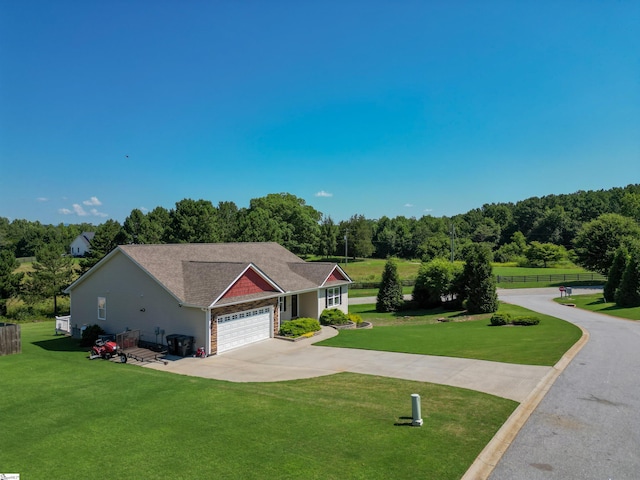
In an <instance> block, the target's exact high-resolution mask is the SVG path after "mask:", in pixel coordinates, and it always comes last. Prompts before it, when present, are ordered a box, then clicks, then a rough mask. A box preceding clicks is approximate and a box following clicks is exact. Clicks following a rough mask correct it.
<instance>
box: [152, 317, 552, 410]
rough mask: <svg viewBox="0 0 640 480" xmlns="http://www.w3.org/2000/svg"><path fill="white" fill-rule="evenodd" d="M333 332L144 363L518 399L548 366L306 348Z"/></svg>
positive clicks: (226, 376) (197, 372)
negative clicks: (409, 383)
mask: <svg viewBox="0 0 640 480" xmlns="http://www.w3.org/2000/svg"><path fill="white" fill-rule="evenodd" d="M334 335H337V331H336V330H334V329H333V328H329V327H323V328H322V333H321V335H318V336H316V337H313V339H305V340H302V341H299V342H288V341H284V340H278V339H269V340H265V341H263V342H260V343H256V344H253V345H251V346H249V347H245V348H239V349H237V350H232V351H230V352H226V353H224V354H223V355H220V356H212V357H209V358H183V359H179V360H175V361H171V362H169V364H168V365H162V364H159V363H151V364H145V366H146V367H148V368H154V369H157V370H164V371H170V372H174V373H181V374H184V375H193V376H197V377H205V378H214V379H217V380H228V381H232V382H276V381H283V380H293V379H297V378H311V377H318V376H322V375H331V374H334V373H338V372H353V373H362V374H369V375H380V376H384V377H395V378H401V379H405V380H417V381H422V382H432V383H439V384H443V385H450V386H454V387H462V388H469V389H472V390H477V391H480V392H485V393H490V394H492V395H497V396H499V397H503V398H508V399H510V400H515V401H518V402H522V401H523V400H524V399H525V398H526V397H527V395H528V394H529V393H530V392H531V391H532V390H533V389H534V388H535V386H536V385H537V384H538V383H539V382H540V380H541V379H542V378H543V377H544V376H545V375H546V374H547V373H548V372H549V371H550V370H551V367H543V366H530V365H515V364H508V363H499V362H489V361H484V360H470V359H464V358H450V357H436V356H430V355H414V354H405V353H394V352H380V351H372V350H356V349H349V348H332V347H311V342H316V341H320V340H323V339H325V338H329V337H331V336H334Z"/></svg>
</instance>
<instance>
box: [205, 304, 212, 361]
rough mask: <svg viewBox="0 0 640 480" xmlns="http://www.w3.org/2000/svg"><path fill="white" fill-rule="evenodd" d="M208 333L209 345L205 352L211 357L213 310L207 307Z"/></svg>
mask: <svg viewBox="0 0 640 480" xmlns="http://www.w3.org/2000/svg"><path fill="white" fill-rule="evenodd" d="M206 315H207V333H206V335H205V339H206V340H207V343H206V344H205V346H204V350H205V352H207V356H209V355H211V308H209V307H207V314H206Z"/></svg>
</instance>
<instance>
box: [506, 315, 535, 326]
mask: <svg viewBox="0 0 640 480" xmlns="http://www.w3.org/2000/svg"><path fill="white" fill-rule="evenodd" d="M539 323H540V319H539V318H536V317H527V316H521V317H515V318H513V319H512V320H511V324H512V325H520V326H523V327H530V326H532V325H538V324H539Z"/></svg>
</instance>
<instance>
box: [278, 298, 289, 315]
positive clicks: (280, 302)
mask: <svg viewBox="0 0 640 480" xmlns="http://www.w3.org/2000/svg"><path fill="white" fill-rule="evenodd" d="M278 305H279V307H280V311H281V312H286V311H287V297H278Z"/></svg>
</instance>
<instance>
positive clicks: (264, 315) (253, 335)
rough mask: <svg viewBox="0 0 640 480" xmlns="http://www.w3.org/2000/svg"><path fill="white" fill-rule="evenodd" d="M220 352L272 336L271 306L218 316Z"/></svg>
mask: <svg viewBox="0 0 640 480" xmlns="http://www.w3.org/2000/svg"><path fill="white" fill-rule="evenodd" d="M217 321H218V353H222V352H226V351H227V350H231V349H232V348H238V347H242V346H244V345H249V344H250V343H254V342H259V341H260V340H266V339H267V338H270V337H271V307H264V308H256V309H255V310H247V311H246V312H238V313H231V314H229V315H222V316H220V317H218V319H217Z"/></svg>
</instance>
